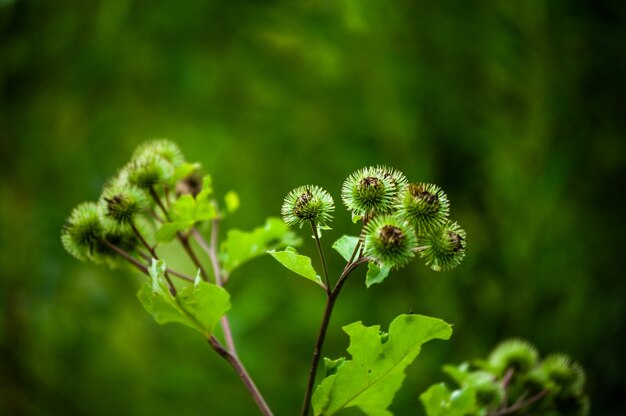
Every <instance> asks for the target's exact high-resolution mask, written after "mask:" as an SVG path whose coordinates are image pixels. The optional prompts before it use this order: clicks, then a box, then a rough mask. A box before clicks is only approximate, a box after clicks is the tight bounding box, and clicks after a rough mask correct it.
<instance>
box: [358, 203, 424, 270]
mask: <svg viewBox="0 0 626 416" xmlns="http://www.w3.org/2000/svg"><path fill="white" fill-rule="evenodd" d="M416 247H417V236H416V235H415V231H414V230H413V228H411V227H410V226H409V225H408V224H407V223H406V222H404V221H401V220H399V219H398V218H396V217H393V216H390V215H382V216H378V217H375V218H374V219H373V220H371V221H370V222H369V223H368V224H367V226H366V228H365V255H366V256H368V257H371V258H373V259H375V260H376V261H378V262H380V263H381V264H383V265H385V266H388V267H390V268H400V267H402V266H404V265H406V264H407V263H408V262H409V261H411V259H412V258H413V257H415V252H414V250H415V248H416Z"/></svg>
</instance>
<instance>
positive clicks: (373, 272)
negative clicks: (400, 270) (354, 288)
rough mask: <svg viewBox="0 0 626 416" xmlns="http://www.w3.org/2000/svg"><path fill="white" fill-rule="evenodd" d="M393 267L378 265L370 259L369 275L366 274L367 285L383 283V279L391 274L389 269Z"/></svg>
mask: <svg viewBox="0 0 626 416" xmlns="http://www.w3.org/2000/svg"><path fill="white" fill-rule="evenodd" d="M390 270H391V269H390V268H389V267H388V266H385V265H384V264H381V265H378V264H376V263H375V262H373V261H370V262H369V263H368V264H367V275H366V276H365V286H367V287H368V288H369V287H370V286H371V285H373V284H375V283H381V282H382V281H383V280H385V279H386V278H387V276H389V271H390Z"/></svg>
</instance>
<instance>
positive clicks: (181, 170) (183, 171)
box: [172, 163, 200, 181]
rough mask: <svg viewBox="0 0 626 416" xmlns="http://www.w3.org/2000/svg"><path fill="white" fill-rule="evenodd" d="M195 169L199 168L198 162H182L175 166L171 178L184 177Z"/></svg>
mask: <svg viewBox="0 0 626 416" xmlns="http://www.w3.org/2000/svg"><path fill="white" fill-rule="evenodd" d="M197 170H200V164H199V163H183V164H182V165H178V166H176V168H175V169H174V174H173V176H172V179H173V180H174V181H179V180H181V179H185V178H187V177H188V176H190V175H191V174H192V173H194V172H195V171H197Z"/></svg>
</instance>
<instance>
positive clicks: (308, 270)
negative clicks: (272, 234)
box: [267, 247, 322, 285]
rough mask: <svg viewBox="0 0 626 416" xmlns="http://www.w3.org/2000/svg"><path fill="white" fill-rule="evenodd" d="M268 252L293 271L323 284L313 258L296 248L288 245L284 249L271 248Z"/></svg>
mask: <svg viewBox="0 0 626 416" xmlns="http://www.w3.org/2000/svg"><path fill="white" fill-rule="evenodd" d="M267 253H268V254H269V255H270V256H272V257H274V258H275V259H276V260H277V261H278V262H279V263H280V264H282V265H283V266H285V267H286V268H287V269H289V270H291V271H292V272H294V273H297V274H299V275H300V276H302V277H306V278H307V279H309V280H312V281H313V282H315V283H317V284H319V285H322V279H321V278H320V276H319V275H318V274H317V272H316V271H315V269H314V268H313V265H312V264H311V258H310V257H307V256H303V255H301V254H298V252H297V251H296V249H295V248H293V247H287V248H286V249H285V250H284V251H276V250H270V251H268V252H267Z"/></svg>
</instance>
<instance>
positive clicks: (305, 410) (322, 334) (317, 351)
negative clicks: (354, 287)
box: [300, 244, 369, 416]
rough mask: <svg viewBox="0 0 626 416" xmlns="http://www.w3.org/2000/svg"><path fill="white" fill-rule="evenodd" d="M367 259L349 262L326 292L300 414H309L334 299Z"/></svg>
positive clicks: (305, 415) (303, 415) (362, 258)
mask: <svg viewBox="0 0 626 416" xmlns="http://www.w3.org/2000/svg"><path fill="white" fill-rule="evenodd" d="M357 247H358V244H357ZM355 251H356V247H355ZM367 261H369V258H367V257H361V258H359V259H358V260H357V261H355V262H349V263H348V264H347V265H346V267H345V268H344V270H343V273H341V276H339V279H338V280H337V284H336V285H335V288H334V289H333V290H332V291H330V292H329V293H328V298H327V299H326V307H325V308H324V316H323V318H322V323H321V325H320V329H319V333H318V335H317V340H316V341H315V348H314V350H313V358H312V359H311V366H310V368H309V378H308V381H307V386H306V391H305V393H304V400H303V402H302V411H301V413H300V414H301V415H302V416H307V415H308V414H309V408H310V407H311V398H312V397H313V387H314V386H315V376H316V374H317V368H318V367H319V362H320V357H321V356H322V348H323V346H324V340H325V339H326V331H327V330H328V325H329V324H330V318H331V316H332V313H333V308H334V306H335V301H336V300H337V297H338V296H339V292H340V291H341V288H342V287H343V285H344V283H345V282H346V280H347V279H348V276H350V273H352V272H353V271H354V269H356V268H357V267H358V266H359V264H362V263H365V262H367Z"/></svg>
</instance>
